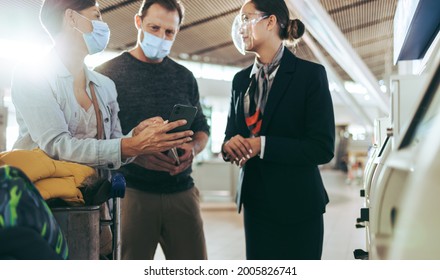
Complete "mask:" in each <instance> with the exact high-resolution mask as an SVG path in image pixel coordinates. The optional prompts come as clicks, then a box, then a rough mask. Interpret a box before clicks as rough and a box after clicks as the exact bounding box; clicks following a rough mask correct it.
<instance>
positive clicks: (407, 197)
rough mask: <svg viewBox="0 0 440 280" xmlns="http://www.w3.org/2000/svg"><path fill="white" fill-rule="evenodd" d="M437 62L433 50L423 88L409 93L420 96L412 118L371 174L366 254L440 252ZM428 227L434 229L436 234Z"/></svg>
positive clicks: (425, 255)
mask: <svg viewBox="0 0 440 280" xmlns="http://www.w3.org/2000/svg"><path fill="white" fill-rule="evenodd" d="M439 62H440V53H437V55H436V57H435V59H434V60H433V62H432V65H431V67H430V68H429V70H428V71H427V72H426V73H425V74H426V78H427V79H426V81H427V82H426V83H425V84H424V85H423V86H422V87H420V92H421V93H419V92H417V90H418V89H414V90H415V92H414V93H413V94H419V95H420V96H419V98H418V101H417V102H416V104H418V105H417V106H416V109H415V110H414V111H413V112H408V114H410V115H411V116H412V118H411V121H410V122H409V124H408V125H406V126H405V127H404V129H402V131H401V134H400V135H399V137H398V139H397V141H396V142H395V143H394V144H395V146H394V148H393V151H392V152H391V153H390V155H389V157H388V158H387V159H386V161H385V163H384V166H383V171H382V172H380V174H379V176H378V178H377V182H374V179H373V183H372V186H371V195H370V208H369V210H370V211H369V229H368V230H369V236H370V246H369V259H388V258H396V259H405V258H422V259H423V258H439V257H440V245H439V244H438V236H440V219H439V217H438V216H439V215H440V208H439V207H438V206H437V205H439V203H438V202H437V201H435V199H434V198H433V197H440V191H437V192H436V191H435V190H439V186H440V184H439V183H438V182H440V181H439V180H437V179H438V176H439V175H438V174H440V163H439V161H438V156H439V155H440V152H439V151H440V147H439V145H440V123H439V118H437V115H438V114H439V111H440V90H439V80H440V68H439ZM408 94H410V93H408ZM435 166H437V169H435ZM436 178H437V179H436ZM436 208H437V209H438V211H437V212H438V213H439V215H436V211H435V209H436ZM432 230H434V231H435V230H437V231H436V233H437V235H436V236H433V235H432V234H431V231H432ZM428 232H429V233H430V238H428V234H427V233H428ZM423 248H425V249H426V250H427V251H425V253H423V252H422V249H423Z"/></svg>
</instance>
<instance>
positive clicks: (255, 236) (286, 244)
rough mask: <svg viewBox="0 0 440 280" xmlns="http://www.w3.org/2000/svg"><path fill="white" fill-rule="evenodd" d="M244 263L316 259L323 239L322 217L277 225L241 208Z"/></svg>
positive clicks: (319, 255)
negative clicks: (245, 260)
mask: <svg viewBox="0 0 440 280" xmlns="http://www.w3.org/2000/svg"><path fill="white" fill-rule="evenodd" d="M244 230H245V237H246V258H247V259H248V260H320V259H321V255H322V243H323V239H324V221H323V215H319V216H317V217H314V218H311V219H308V220H305V221H301V222H298V223H293V224H280V223H277V222H275V221H274V220H273V219H272V220H271V219H270V218H269V217H262V216H260V215H257V214H256V213H253V212H252V211H249V210H246V208H245V209H244Z"/></svg>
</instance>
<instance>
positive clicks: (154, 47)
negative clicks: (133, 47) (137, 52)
mask: <svg viewBox="0 0 440 280" xmlns="http://www.w3.org/2000/svg"><path fill="white" fill-rule="evenodd" d="M143 32H144V39H143V40H142V42H141V43H140V46H141V48H142V51H143V52H144V54H145V56H146V57H148V58H149V59H152V60H159V59H162V58H164V57H166V56H167V55H169V54H170V51H171V47H172V46H173V43H174V41H171V40H165V39H162V38H159V37H157V36H154V35H152V34H150V33H148V32H146V31H143Z"/></svg>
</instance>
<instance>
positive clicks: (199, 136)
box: [193, 131, 209, 155]
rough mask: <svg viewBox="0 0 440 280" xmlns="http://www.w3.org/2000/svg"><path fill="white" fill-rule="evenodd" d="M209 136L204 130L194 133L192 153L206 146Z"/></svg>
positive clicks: (198, 151)
mask: <svg viewBox="0 0 440 280" xmlns="http://www.w3.org/2000/svg"><path fill="white" fill-rule="evenodd" d="M208 139H209V136H208V134H206V132H203V131H198V132H196V133H194V136H193V142H194V154H195V155H197V154H199V153H200V152H201V151H203V149H204V148H205V147H206V144H207V143H208Z"/></svg>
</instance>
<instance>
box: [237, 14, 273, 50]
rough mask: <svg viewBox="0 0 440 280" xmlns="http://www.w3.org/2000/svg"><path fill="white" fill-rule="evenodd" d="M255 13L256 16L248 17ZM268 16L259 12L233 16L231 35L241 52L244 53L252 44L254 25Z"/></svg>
mask: <svg viewBox="0 0 440 280" xmlns="http://www.w3.org/2000/svg"><path fill="white" fill-rule="evenodd" d="M255 15H257V16H258V17H256V18H250V17H251V16H255ZM268 17H269V16H268V15H265V14H264V13H261V12H258V13H247V14H239V15H237V16H236V17H235V19H234V22H233V23H232V30H231V36H232V41H233V42H234V45H235V47H236V48H237V50H238V51H239V52H240V53H241V54H243V55H245V53H246V51H247V50H250V49H252V47H253V45H254V41H253V40H254V39H253V38H254V34H253V29H254V26H255V25H256V24H257V23H259V22H260V21H261V20H263V19H265V18H268Z"/></svg>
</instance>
